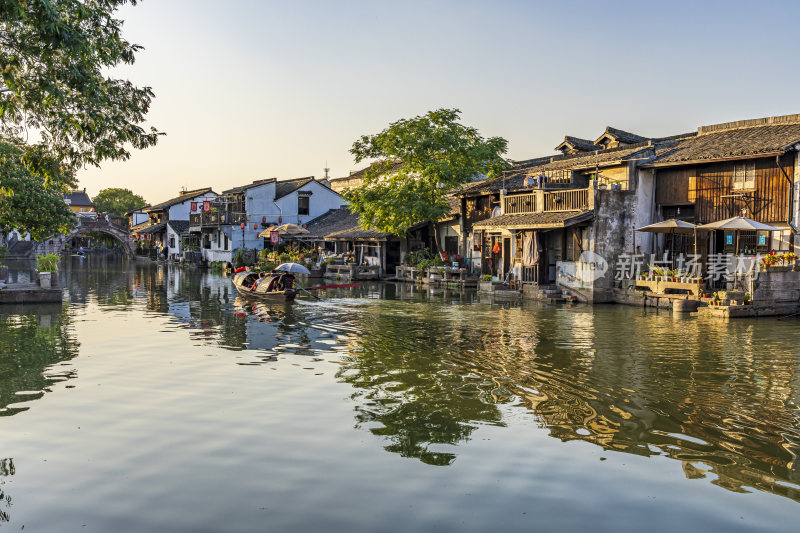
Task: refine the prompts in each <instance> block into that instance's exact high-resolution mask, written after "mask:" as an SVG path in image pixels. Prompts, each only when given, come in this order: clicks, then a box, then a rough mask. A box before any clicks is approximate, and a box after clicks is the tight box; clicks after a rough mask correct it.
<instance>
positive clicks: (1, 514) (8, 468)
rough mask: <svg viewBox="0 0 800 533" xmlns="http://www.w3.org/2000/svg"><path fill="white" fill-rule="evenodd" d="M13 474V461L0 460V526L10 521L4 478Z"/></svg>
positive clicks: (9, 508)
mask: <svg viewBox="0 0 800 533" xmlns="http://www.w3.org/2000/svg"><path fill="white" fill-rule="evenodd" d="M15 473H16V467H15V466H14V459H11V458H6V459H0V525H2V524H3V522H10V521H11V515H10V514H9V513H10V511H11V495H10V494H7V493H6V490H5V484H6V478H8V477H9V476H13V475H14V474H15Z"/></svg>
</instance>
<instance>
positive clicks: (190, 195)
mask: <svg viewBox="0 0 800 533" xmlns="http://www.w3.org/2000/svg"><path fill="white" fill-rule="evenodd" d="M209 192H210V193H213V192H214V191H212V190H211V187H205V188H203V189H195V190H193V191H185V192H183V193H181V195H180V196H176V197H175V198H171V199H169V200H167V201H166V202H161V203H160V204H156V205H152V206H150V207H147V208H144V211H145V212H149V211H159V210H161V209H165V208H168V207H172V206H173V205H175V204H179V203H181V202H185V201H187V200H191V199H192V198H194V197H196V196H201V195H203V194H206V193H209Z"/></svg>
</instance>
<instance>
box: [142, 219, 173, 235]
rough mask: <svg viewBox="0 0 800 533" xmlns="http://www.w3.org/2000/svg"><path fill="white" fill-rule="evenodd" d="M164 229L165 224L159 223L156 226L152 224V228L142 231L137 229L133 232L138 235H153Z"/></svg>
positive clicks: (148, 227)
mask: <svg viewBox="0 0 800 533" xmlns="http://www.w3.org/2000/svg"><path fill="white" fill-rule="evenodd" d="M137 227H138V226H137ZM166 227H167V223H166V222H159V223H158V224H153V225H152V226H147V227H146V228H143V229H137V230H136V231H135V232H136V233H138V234H139V235H152V234H154V233H161V232H162V231H164V229H165V228H166Z"/></svg>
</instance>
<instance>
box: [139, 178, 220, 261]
mask: <svg viewBox="0 0 800 533" xmlns="http://www.w3.org/2000/svg"><path fill="white" fill-rule="evenodd" d="M216 197H217V194H216V193H215V192H214V191H212V190H211V188H210V187H206V188H203V189H196V190H193V191H183V192H181V194H180V196H177V197H175V198H171V199H169V200H167V201H166V202H161V203H160V204H156V205H152V206H150V207H146V208H143V209H142V211H143V212H144V213H146V214H147V216H148V219H147V221H146V222H144V223H142V224H139V225H137V226H134V227H132V228H131V231H132V232H133V234H134V235H136V236H137V238H138V239H144V240H146V241H148V242H150V243H151V245H153V246H154V247H156V249H158V250H162V249H163V248H167V253H168V256H169V257H170V258H173V259H174V258H177V257H179V256H180V255H181V253H182V247H181V235H180V234H179V233H178V232H177V231H176V230H177V229H178V227H176V226H179V227H181V228H183V227H184V226H183V225H178V224H175V225H173V226H171V230H170V231H168V230H167V224H168V223H169V222H170V221H186V222H188V221H189V217H190V215H191V214H192V213H199V212H200V211H202V210H203V208H204V206H206V207H207V206H209V205H210V202H211V201H212V200H214V199H215V198H216ZM186 229H187V230H188V226H186ZM170 236H171V238H170Z"/></svg>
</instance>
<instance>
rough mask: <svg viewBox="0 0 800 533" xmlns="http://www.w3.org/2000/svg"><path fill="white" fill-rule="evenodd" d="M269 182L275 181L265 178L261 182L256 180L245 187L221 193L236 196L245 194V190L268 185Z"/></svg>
mask: <svg viewBox="0 0 800 533" xmlns="http://www.w3.org/2000/svg"><path fill="white" fill-rule="evenodd" d="M271 181H277V180H276V179H275V178H267V179H263V180H256V181H254V182H253V183H248V184H247V185H241V186H239V187H234V188H232V189H228V190H227V191H222V194H237V193H242V192H245V191H246V190H247V189H252V188H253V187H258V186H259V185H264V184H265V183H269V182H271Z"/></svg>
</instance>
